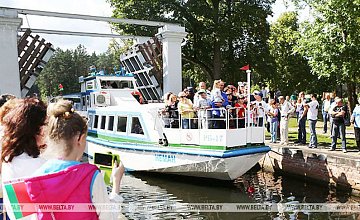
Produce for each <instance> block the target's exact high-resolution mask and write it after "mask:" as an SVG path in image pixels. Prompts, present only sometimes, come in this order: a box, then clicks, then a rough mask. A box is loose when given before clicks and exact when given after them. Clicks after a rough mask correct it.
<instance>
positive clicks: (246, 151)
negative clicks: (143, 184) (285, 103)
mask: <svg viewBox="0 0 360 220" xmlns="http://www.w3.org/2000/svg"><path fill="white" fill-rule="evenodd" d="M87 140H88V141H89V142H92V143H95V144H100V145H104V146H106V147H110V148H116V149H126V150H136V151H147V152H160V153H173V154H188V155H197V156H206V157H218V158H229V157H237V156H244V155H251V154H258V153H267V152H269V151H270V147H269V146H259V147H250V148H249V147H248V148H241V149H234V150H227V151H220V150H212V151H209V150H197V149H188V148H171V147H154V146H151V145H147V146H144V145H143V146H141V145H136V146H135V145H134V144H119V143H114V142H109V141H103V140H100V139H98V138H94V137H87Z"/></svg>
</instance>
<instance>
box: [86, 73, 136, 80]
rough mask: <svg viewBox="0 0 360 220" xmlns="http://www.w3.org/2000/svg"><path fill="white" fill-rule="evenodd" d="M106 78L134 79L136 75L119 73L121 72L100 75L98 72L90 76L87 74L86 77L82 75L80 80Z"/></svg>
mask: <svg viewBox="0 0 360 220" xmlns="http://www.w3.org/2000/svg"><path fill="white" fill-rule="evenodd" d="M96 78H98V79H100V80H101V79H106V80H119V79H121V80H128V81H131V80H134V75H133V74H125V75H119V74H108V75H103V74H102V75H100V74H96V75H90V76H86V77H83V76H82V77H80V78H79V80H81V81H90V80H93V79H96Z"/></svg>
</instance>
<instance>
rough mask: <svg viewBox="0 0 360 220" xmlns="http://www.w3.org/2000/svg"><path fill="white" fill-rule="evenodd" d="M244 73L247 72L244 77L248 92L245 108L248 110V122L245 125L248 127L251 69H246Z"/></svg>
mask: <svg viewBox="0 0 360 220" xmlns="http://www.w3.org/2000/svg"><path fill="white" fill-rule="evenodd" d="M246 73H247V76H246V78H247V84H248V94H247V100H248V101H247V110H248V117H247V121H248V123H247V127H250V120H249V119H250V118H249V114H250V93H251V90H250V88H251V86H250V75H251V74H250V73H251V70H246Z"/></svg>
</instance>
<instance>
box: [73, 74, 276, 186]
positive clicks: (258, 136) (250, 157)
mask: <svg viewBox="0 0 360 220" xmlns="http://www.w3.org/2000/svg"><path fill="white" fill-rule="evenodd" d="M80 83H81V100H82V102H81V108H82V110H84V111H87V114H88V118H89V133H88V139H87V140H88V143H87V149H86V153H87V154H88V155H89V156H90V157H93V155H94V153H96V152H100V153H108V152H112V153H113V154H118V155H120V159H121V161H122V162H123V164H124V166H125V168H126V170H127V171H148V172H162V173H169V174H178V175H187V176H196V177H206V178H215V179H221V180H233V179H235V178H237V177H239V176H241V175H242V174H244V173H245V172H247V171H248V170H249V169H250V168H252V167H253V166H254V165H255V164H256V163H257V162H258V161H259V160H260V159H261V158H262V157H263V156H264V155H265V154H266V153H267V152H268V151H269V150H270V148H269V147H268V146H265V145H264V127H244V128H238V126H237V124H238V123H237V121H236V120H237V119H236V117H235V118H234V117H233V118H232V117H230V115H231V112H233V111H234V109H226V110H225V109H222V111H224V113H225V114H224V115H225V117H224V118H220V119H217V120H222V121H223V122H224V123H225V128H223V129H211V126H210V127H206V128H201V126H200V125H201V124H202V123H197V126H196V128H193V129H182V128H181V125H182V120H181V119H176V118H175V119H171V120H178V121H179V123H178V124H179V125H180V126H178V127H177V128H174V127H173V128H168V126H165V124H166V120H169V118H166V115H164V114H163V109H164V106H165V104H164V103H147V104H140V103H139V101H138V99H136V98H135V97H134V96H133V95H132V94H134V92H136V91H137V89H138V88H137V85H138V84H137V83H136V79H135V78H134V76H132V75H128V76H124V75H121V76H120V75H118V76H115V75H94V76H88V77H85V78H83V77H81V78H80ZM210 111H211V110H210ZM196 120H197V119H194V121H196ZM202 120H205V123H208V124H211V123H212V121H213V120H214V119H213V118H210V117H209V118H208V117H206V118H204V119H202Z"/></svg>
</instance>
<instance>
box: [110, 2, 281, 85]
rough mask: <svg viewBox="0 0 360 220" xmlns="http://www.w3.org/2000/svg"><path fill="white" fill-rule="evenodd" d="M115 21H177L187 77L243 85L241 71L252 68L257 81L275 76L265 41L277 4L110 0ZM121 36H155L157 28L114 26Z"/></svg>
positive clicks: (243, 77)
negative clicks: (183, 34)
mask: <svg viewBox="0 0 360 220" xmlns="http://www.w3.org/2000/svg"><path fill="white" fill-rule="evenodd" d="M109 2H110V3H111V5H112V6H113V8H114V10H113V16H114V17H118V18H133V19H144V18H146V20H153V21H167V22H177V23H180V24H182V25H184V26H185V28H186V31H187V32H188V36H187V39H188V41H187V44H186V45H185V46H184V47H183V48H182V49H183V56H182V57H183V63H184V72H186V75H188V74H190V72H191V73H192V74H190V75H194V74H195V75H197V76H195V77H194V78H196V79H202V78H204V76H205V77H206V78H207V79H208V80H209V81H212V80H214V79H218V78H222V79H225V80H227V81H228V82H235V81H238V80H239V79H240V78H241V79H242V80H244V79H245V78H246V76H245V74H242V73H240V70H239V68H240V67H241V66H243V65H246V64H248V63H249V64H250V65H251V66H252V68H254V73H255V74H254V76H255V77H256V79H257V80H260V78H262V79H263V78H267V77H268V76H269V75H270V74H271V73H272V72H273V65H272V62H271V57H270V54H269V48H268V44H267V40H268V37H269V30H270V28H269V24H268V22H267V21H266V18H267V16H268V15H270V14H271V4H272V3H273V2H274V0H260V1H252V0H242V1H239V0H222V1H221V0H188V1H183V0H151V1H150V0H136V1H135V0H109ZM114 26H115V27H116V29H117V30H118V31H120V32H122V33H126V34H134V35H144V36H154V35H155V34H156V33H157V29H156V28H152V27H144V26H141V27H140V26H136V25H126V24H120V25H118V24H116V25H114Z"/></svg>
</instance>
